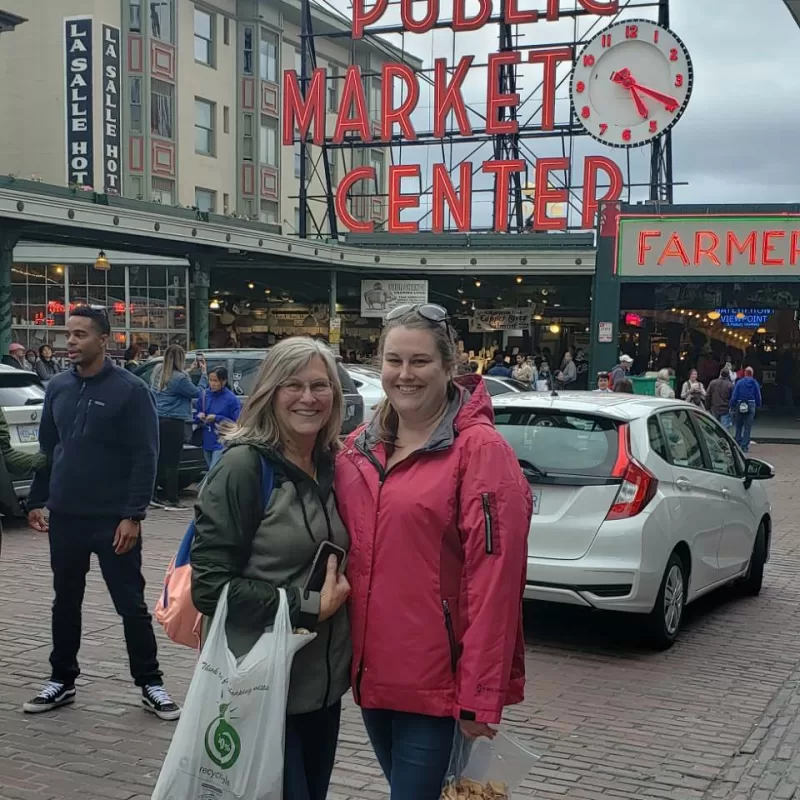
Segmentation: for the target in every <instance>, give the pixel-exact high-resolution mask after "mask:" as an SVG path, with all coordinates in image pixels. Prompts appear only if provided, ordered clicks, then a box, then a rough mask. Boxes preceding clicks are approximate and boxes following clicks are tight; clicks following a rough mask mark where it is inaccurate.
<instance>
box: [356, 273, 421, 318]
mask: <svg viewBox="0 0 800 800" xmlns="http://www.w3.org/2000/svg"><path fill="white" fill-rule="evenodd" d="M427 302H428V281H391V280H366V281H361V316H362V317H378V318H380V319H383V318H384V317H385V316H386V315H387V314H388V313H389V312H390V311H391V310H392V309H393V308H397V306H402V305H406V304H409V305H422V304H423V303H427Z"/></svg>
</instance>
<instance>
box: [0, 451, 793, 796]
mask: <svg viewBox="0 0 800 800" xmlns="http://www.w3.org/2000/svg"><path fill="white" fill-rule="evenodd" d="M753 455H754V456H755V457H763V458H765V459H766V460H768V461H771V462H772V463H773V464H774V465H775V467H776V470H777V473H778V477H777V478H776V479H775V480H774V481H772V482H771V483H770V484H769V492H770V497H771V500H772V503H773V506H774V509H773V518H774V541H773V547H772V559H771V562H770V564H769V565H768V568H767V573H766V578H765V583H764V589H763V592H762V594H761V596H760V597H758V598H752V599H742V598H739V597H737V596H736V594H735V593H734V592H733V591H732V590H723V591H721V592H718V593H717V594H715V595H713V596H712V597H709V598H705V599H703V600H701V601H700V602H699V603H698V604H697V605H696V606H694V607H690V609H689V610H687V622H686V628H685V630H684V632H683V634H682V636H681V638H680V640H679V642H678V644H677V645H676V646H675V647H674V648H673V649H672V650H671V651H669V652H666V653H654V652H651V651H648V650H646V649H643V648H642V647H641V646H640V645H639V644H638V643H637V637H636V634H635V633H634V632H632V629H631V628H629V627H627V626H626V625H625V621H626V619H625V618H623V619H620V618H619V617H609V616H600V615H594V614H587V613H582V612H580V613H579V612H578V611H577V610H570V609H566V610H563V609H556V608H553V607H551V606H535V607H532V608H530V609H528V615H527V616H528V619H527V625H526V629H527V641H528V659H527V670H528V689H527V700H526V702H525V703H524V704H523V705H521V706H517V707H515V708H512V709H509V711H508V712H507V715H506V722H507V726H508V728H509V730H510V732H511V733H512V734H513V735H514V736H516V737H517V738H519V739H520V740H521V741H523V742H525V743H526V744H528V745H529V746H530V748H531V749H533V750H534V751H536V752H538V753H540V754H541V756H542V758H541V760H540V761H539V763H538V765H537V766H536V768H535V769H534V770H533V771H532V772H531V774H530V775H529V777H528V779H527V780H526V781H525V783H524V785H523V787H522V789H521V791H520V796H528V797H536V798H542V799H544V798H547V799H548V800H553V799H554V798H575V799H576V800H578V798H584V799H588V800H591V799H592V798H597V800H604V798H675V799H676V800H692V799H695V798H696V799H697V800H710V799H711V798H715V799H716V798H728V799H729V800H767V799H768V798H775V800H788V799H789V798H800V691H799V690H800V581H798V579H797V576H798V574H800V485H799V484H798V481H797V478H796V476H795V473H794V466H793V465H794V464H795V463H796V462H797V458H798V456H800V449H798V448H797V447H796V446H790V445H756V446H754V448H753ZM188 517H189V515H188V513H181V514H172V515H167V514H166V513H163V512H162V513H157V514H153V516H152V517H151V519H150V520H149V521H148V523H147V524H146V528H145V562H146V575H147V578H148V581H149V586H148V602H149V603H150V605H151V608H152V606H153V605H154V603H155V600H156V597H157V595H158V593H159V588H160V584H161V579H162V577H163V572H164V569H165V567H166V564H167V562H168V560H169V557H170V555H171V554H172V552H173V551H174V550H175V547H176V544H177V542H178V540H179V538H180V536H181V534H182V532H183V530H184V529H185V526H186V521H187V520H188ZM50 602H51V576H50V569H49V561H48V547H47V540H46V538H45V537H43V536H41V535H37V534H34V533H32V532H29V531H28V530H27V529H26V528H24V527H22V526H21V525H16V526H11V527H10V528H9V529H7V530H6V533H5V536H4V539H3V550H2V559H0V609H2V616H0V800H55V798H59V800H60V799H61V798H64V799H66V798H75V799H77V798H82V800H95V799H96V800H104V799H105V798H108V799H109V800H145V798H149V797H150V791H151V790H152V787H153V785H154V783H155V780H156V777H157V775H158V770H159V767H160V763H161V759H162V758H163V756H164V753H165V751H166V748H167V745H168V742H169V740H170V737H171V735H172V732H173V730H174V724H170V723H166V722H160V721H159V720H157V719H155V718H154V717H153V716H151V715H148V714H146V713H145V712H144V711H142V709H141V707H140V705H139V695H138V692H137V690H136V689H135V688H134V687H133V685H132V682H131V680H130V677H129V674H128V666H127V657H126V654H125V648H124V643H123V637H122V626H121V624H120V623H119V621H118V618H117V616H116V614H115V612H114V609H113V607H112V605H111V600H110V598H109V596H108V594H107V592H106V589H105V586H104V584H103V583H102V579H101V577H100V574H99V570H98V569H97V568H96V567H95V568H94V569H93V571H92V573H91V574H90V579H89V585H88V587H87V593H86V602H85V607H84V639H83V647H82V650H81V666H82V669H83V674H82V676H81V679H80V682H79V688H78V698H77V702H76V703H75V705H74V706H72V707H68V708H65V709H62V710H60V711H56V712H54V713H52V714H47V715H40V716H36V717H31V716H25V715H23V714H22V711H21V709H20V706H21V704H22V702H23V701H24V700H26V699H28V698H29V697H30V696H31V695H32V694H34V693H35V691H36V690H38V688H39V687H40V684H41V682H42V680H44V679H46V678H47V677H48V662H47V658H48V654H49V649H50V614H49V609H50ZM158 635H159V643H160V645H161V652H160V656H161V662H162V667H163V669H164V671H165V673H166V680H167V687H168V688H169V689H170V691H172V692H173V694H174V695H175V696H176V698H177V699H182V698H183V696H184V694H185V692H186V688H187V684H188V681H189V678H190V675H191V670H192V666H193V660H194V659H193V654H192V653H191V652H190V651H188V650H185V649H183V648H180V647H177V646H175V645H172V644H171V643H170V642H169V641H168V640H167V639H166V638H165V637H164V636H163V635H162V634H161V632H160V630H159V631H158ZM330 797H331V800H346V798H352V800H382V799H383V798H386V797H387V789H386V786H385V783H384V780H383V778H382V776H381V774H380V771H379V769H378V767H377V764H376V762H375V759H374V757H373V755H372V751H371V749H370V746H369V743H368V741H367V738H366V734H365V733H364V730H363V727H362V725H361V722H360V717H359V714H358V712H357V709H355V707H354V706H353V704H352V703H351V702H350V701H349V700H348V701H347V703H346V710H345V719H344V725H343V728H342V735H341V739H340V747H339V754H338V763H337V768H336V772H335V775H334V783H333V786H332V789H331V795H330Z"/></svg>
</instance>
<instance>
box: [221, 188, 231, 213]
mask: <svg viewBox="0 0 800 800" xmlns="http://www.w3.org/2000/svg"><path fill="white" fill-rule="evenodd" d="M230 207H231V196H230V195H229V194H228V193H227V192H225V194H223V195H222V213H223V214H228V213H230Z"/></svg>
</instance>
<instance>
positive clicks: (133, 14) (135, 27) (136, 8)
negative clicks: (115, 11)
mask: <svg viewBox="0 0 800 800" xmlns="http://www.w3.org/2000/svg"><path fill="white" fill-rule="evenodd" d="M128 8H129V9H130V19H129V20H128V23H129V27H130V29H131V31H133V32H134V33H140V32H141V30H142V0H130V5H129V6H128Z"/></svg>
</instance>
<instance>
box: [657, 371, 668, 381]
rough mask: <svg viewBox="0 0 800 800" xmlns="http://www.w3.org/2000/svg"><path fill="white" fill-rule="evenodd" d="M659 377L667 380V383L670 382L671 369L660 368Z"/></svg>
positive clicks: (661, 379)
mask: <svg viewBox="0 0 800 800" xmlns="http://www.w3.org/2000/svg"><path fill="white" fill-rule="evenodd" d="M658 379H659V380H660V381H666V382H667V383H669V370H668V369H666V368H664V369H660V370H659V371H658Z"/></svg>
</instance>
